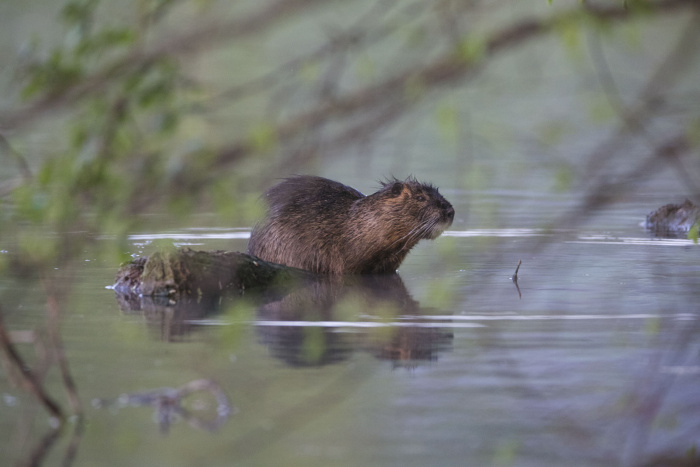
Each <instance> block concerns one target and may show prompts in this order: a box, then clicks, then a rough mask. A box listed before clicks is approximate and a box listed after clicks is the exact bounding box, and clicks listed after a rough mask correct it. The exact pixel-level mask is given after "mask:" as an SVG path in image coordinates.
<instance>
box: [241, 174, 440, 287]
mask: <svg viewBox="0 0 700 467" xmlns="http://www.w3.org/2000/svg"><path fill="white" fill-rule="evenodd" d="M265 198H266V201H267V203H268V212H267V216H266V217H265V219H263V220H262V221H261V222H260V224H259V225H257V226H256V227H255V229H253V233H252V234H251V237H250V243H249V245H248V251H249V252H250V254H252V255H255V256H257V257H259V258H261V259H264V260H266V261H271V262H274V263H280V264H286V265H287V266H293V267H297V268H301V269H306V270H309V271H313V272H316V273H320V274H372V273H392V272H395V271H396V269H397V268H398V267H399V265H400V264H401V262H402V261H403V259H404V258H405V257H406V255H407V254H408V252H409V251H410V250H411V248H413V246H414V245H415V244H416V243H418V241H419V240H421V239H423V238H429V239H434V238H437V237H438V236H439V235H440V234H441V233H442V232H443V231H444V230H445V229H446V228H447V227H449V226H450V225H451V224H452V220H453V218H454V209H453V208H452V205H451V204H450V203H449V202H448V201H447V200H445V198H443V197H442V196H441V195H440V193H439V192H438V190H437V188H435V187H433V186H432V185H429V184H423V183H419V182H418V181H416V180H415V179H413V178H409V179H407V180H404V181H399V180H391V181H388V182H386V183H384V184H382V188H381V189H380V190H379V191H378V192H376V193H374V194H372V195H369V196H364V195H363V194H362V193H360V192H359V191H357V190H355V189H354V188H350V187H348V186H345V185H343V184H341V183H338V182H335V181H333V180H328V179H326V178H322V177H313V176H296V177H292V178H288V179H286V180H284V181H283V182H281V183H280V184H278V185H276V186H274V187H272V188H271V189H270V190H268V191H267V193H266V194H265Z"/></svg>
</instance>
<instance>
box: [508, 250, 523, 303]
mask: <svg viewBox="0 0 700 467" xmlns="http://www.w3.org/2000/svg"><path fill="white" fill-rule="evenodd" d="M521 264H523V260H521V259H520V260H518V266H517V267H516V268H515V274H513V277H511V278H510V279H511V280H512V281H513V284H515V288H516V289H517V290H518V297H519V298H523V295H522V294H521V293H520V286H518V271H519V270H520V265H521Z"/></svg>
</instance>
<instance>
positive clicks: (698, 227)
mask: <svg viewBox="0 0 700 467" xmlns="http://www.w3.org/2000/svg"><path fill="white" fill-rule="evenodd" d="M698 231H700V221H697V222H696V223H695V224H693V226H692V227H691V228H690V230H689V231H688V239H690V240H692V241H693V243H695V244H696V245H697V244H698Z"/></svg>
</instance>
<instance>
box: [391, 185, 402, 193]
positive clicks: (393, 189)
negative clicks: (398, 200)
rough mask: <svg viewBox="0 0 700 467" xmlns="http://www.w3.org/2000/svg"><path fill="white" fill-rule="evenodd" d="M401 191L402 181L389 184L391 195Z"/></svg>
mask: <svg viewBox="0 0 700 467" xmlns="http://www.w3.org/2000/svg"><path fill="white" fill-rule="evenodd" d="M402 191H403V183H401V182H394V184H393V185H391V194H392V195H394V196H399V195H400V194H401V192H402Z"/></svg>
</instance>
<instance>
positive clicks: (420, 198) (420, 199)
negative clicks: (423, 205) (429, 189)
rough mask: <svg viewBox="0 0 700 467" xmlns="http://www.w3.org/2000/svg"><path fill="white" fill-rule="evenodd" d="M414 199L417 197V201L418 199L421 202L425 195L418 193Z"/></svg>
mask: <svg viewBox="0 0 700 467" xmlns="http://www.w3.org/2000/svg"><path fill="white" fill-rule="evenodd" d="M416 199H417V200H418V201H420V202H423V201H425V196H423V195H418V196H416Z"/></svg>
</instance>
